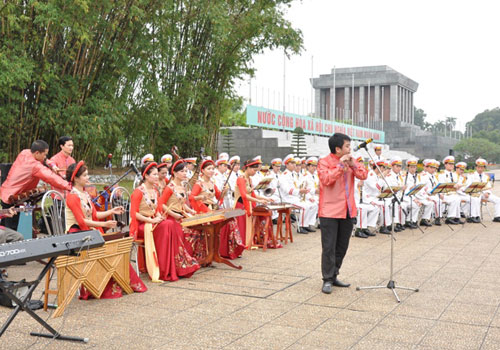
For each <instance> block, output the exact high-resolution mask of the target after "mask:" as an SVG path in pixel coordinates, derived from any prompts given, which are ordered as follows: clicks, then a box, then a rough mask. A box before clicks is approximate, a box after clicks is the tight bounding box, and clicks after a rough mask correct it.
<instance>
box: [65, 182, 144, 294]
mask: <svg viewBox="0 0 500 350" xmlns="http://www.w3.org/2000/svg"><path fill="white" fill-rule="evenodd" d="M84 219H87V220H92V221H99V220H98V219H97V211H96V209H95V206H94V203H92V199H91V198H90V195H89V194H88V193H87V192H80V191H79V190H77V189H76V188H73V189H71V192H70V193H68V195H67V197H66V231H67V232H68V233H73V232H78V231H85V230H90V229H91V228H90V227H89V226H87V224H85V221H84ZM95 229H97V230H99V231H100V232H101V233H103V230H102V228H101V227H96V228H95ZM129 271H130V287H131V288H132V290H133V291H134V292H138V293H143V292H145V291H147V290H148V288H147V287H146V285H145V284H144V283H143V282H142V281H141V279H140V278H139V276H137V274H136V273H135V270H134V269H133V268H132V265H130V264H129ZM122 296H123V293H122V289H121V288H120V286H119V285H118V283H116V282H115V281H114V280H113V279H111V280H109V282H108V285H107V286H106V288H105V289H104V292H103V293H102V295H101V299H115V298H121V297H122ZM89 298H92V294H91V293H90V292H89V291H88V290H87V289H86V288H85V287H84V286H82V287H81V288H80V299H85V300H87V299H89Z"/></svg>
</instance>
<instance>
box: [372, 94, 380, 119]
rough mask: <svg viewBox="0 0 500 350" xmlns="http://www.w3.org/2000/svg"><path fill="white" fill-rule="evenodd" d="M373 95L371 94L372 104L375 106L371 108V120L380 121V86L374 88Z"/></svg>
mask: <svg viewBox="0 0 500 350" xmlns="http://www.w3.org/2000/svg"><path fill="white" fill-rule="evenodd" d="M373 88H374V90H375V91H374V93H373V98H374V100H375V102H374V103H373V104H374V105H375V106H373V108H374V109H373V112H374V113H373V120H375V121H377V122H378V121H380V85H375V86H374V87H373Z"/></svg>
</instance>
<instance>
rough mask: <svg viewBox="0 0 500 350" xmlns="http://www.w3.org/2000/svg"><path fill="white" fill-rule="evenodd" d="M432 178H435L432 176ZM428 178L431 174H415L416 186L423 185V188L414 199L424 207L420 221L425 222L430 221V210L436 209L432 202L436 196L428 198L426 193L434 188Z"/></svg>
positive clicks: (423, 172) (424, 172)
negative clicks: (423, 220)
mask: <svg viewBox="0 0 500 350" xmlns="http://www.w3.org/2000/svg"><path fill="white" fill-rule="evenodd" d="M432 177H433V178H435V177H434V176H432ZM430 178H431V174H429V173H428V172H426V171H422V172H421V173H420V174H417V185H420V184H423V185H424V187H423V188H422V189H421V190H420V191H419V192H418V193H417V194H416V195H415V196H414V199H417V200H418V201H419V202H420V203H421V204H422V206H423V207H424V211H423V212H422V217H421V219H425V220H430V219H431V216H432V210H433V209H436V203H435V202H434V200H437V196H430V195H429V193H428V191H430V190H432V188H434V186H433V185H432V184H431V183H430ZM432 181H434V180H432Z"/></svg>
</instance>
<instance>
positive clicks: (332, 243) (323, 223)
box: [318, 133, 368, 294]
mask: <svg viewBox="0 0 500 350" xmlns="http://www.w3.org/2000/svg"><path fill="white" fill-rule="evenodd" d="M328 146H329V148H330V152H331V153H330V154H329V155H328V156H326V157H324V158H322V159H321V160H320V161H319V163H318V176H319V212H318V216H319V222H320V227H321V247H322V253H321V272H322V274H323V288H322V292H323V293H326V294H330V293H331V292H332V286H336V287H349V286H350V284H348V283H343V282H341V281H339V280H338V279H337V275H338V274H339V270H340V266H342V260H344V256H345V254H346V252H347V247H348V246H349V239H350V237H351V232H352V227H353V221H352V220H353V219H352V218H356V210H357V209H356V203H355V201H354V177H357V178H358V179H360V180H365V179H366V178H367V175H368V171H367V170H366V169H365V167H364V166H361V165H360V164H359V163H357V162H356V161H355V160H354V158H353V157H352V155H351V139H350V138H349V136H347V135H344V134H341V133H335V134H333V136H332V137H330V139H329V140H328Z"/></svg>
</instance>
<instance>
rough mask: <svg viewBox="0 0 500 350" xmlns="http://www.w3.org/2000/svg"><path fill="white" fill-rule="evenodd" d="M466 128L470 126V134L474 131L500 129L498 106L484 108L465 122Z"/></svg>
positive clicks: (499, 110) (499, 109)
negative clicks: (489, 108)
mask: <svg viewBox="0 0 500 350" xmlns="http://www.w3.org/2000/svg"><path fill="white" fill-rule="evenodd" d="M467 128H468V129H469V128H472V135H474V133H476V132H479V131H482V130H485V131H492V130H499V129H500V107H496V108H493V109H491V110H488V109H487V110H485V111H484V112H482V113H479V114H477V115H476V116H475V117H474V119H473V120H472V121H470V122H469V123H467Z"/></svg>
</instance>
